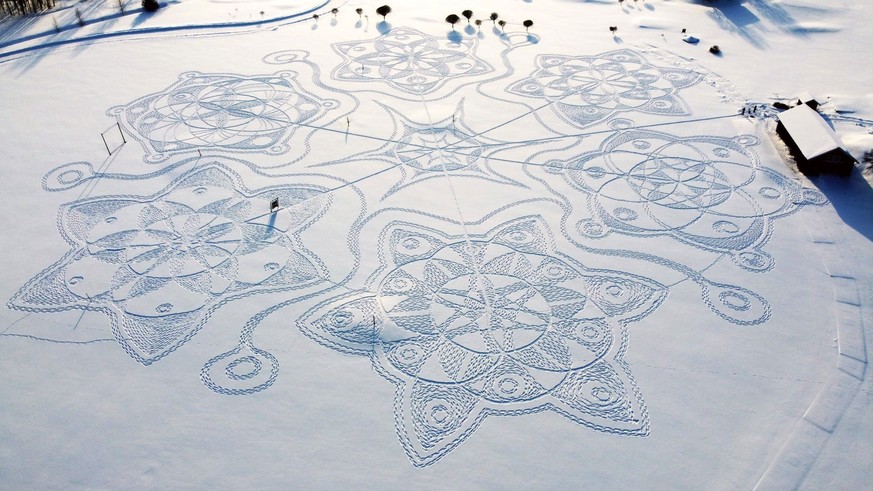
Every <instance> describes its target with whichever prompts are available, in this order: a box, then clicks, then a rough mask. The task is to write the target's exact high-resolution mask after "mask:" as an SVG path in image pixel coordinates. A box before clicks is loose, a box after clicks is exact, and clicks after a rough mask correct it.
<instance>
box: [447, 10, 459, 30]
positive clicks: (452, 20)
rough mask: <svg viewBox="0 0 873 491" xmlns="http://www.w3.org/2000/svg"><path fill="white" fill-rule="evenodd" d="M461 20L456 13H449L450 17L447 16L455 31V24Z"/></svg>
mask: <svg viewBox="0 0 873 491" xmlns="http://www.w3.org/2000/svg"><path fill="white" fill-rule="evenodd" d="M459 20H461V18H460V17H458V16H457V15H455V14H449V15H448V17H446V22H448V23H449V24H451V25H452V30H453V31H454V30H455V24H456V23H457V22H458V21H459Z"/></svg>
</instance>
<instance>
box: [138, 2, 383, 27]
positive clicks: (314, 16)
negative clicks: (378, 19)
mask: <svg viewBox="0 0 873 491" xmlns="http://www.w3.org/2000/svg"><path fill="white" fill-rule="evenodd" d="M143 1H145V0H143ZM330 13H331V14H333V16H334V17H336V14H338V13H339V9H338V8H332V9H330ZM355 13H356V14H358V19H360V18H361V16H362V15H364V9H362V8H360V7H358V8H356V9H355ZM376 13H377V14H379V15H381V16H382V19H383V20H384V19H385V18H386V17H387V16H388V14H390V13H391V7H389V6H388V5H383V6H381V7H379V8H377V9H376ZM263 15H264V13H263V12H261V16H262V17H263ZM319 17H321V16H320V15H319V14H312V19H313V20H315V22H318V18H319Z"/></svg>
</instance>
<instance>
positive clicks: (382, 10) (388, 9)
mask: <svg viewBox="0 0 873 491" xmlns="http://www.w3.org/2000/svg"><path fill="white" fill-rule="evenodd" d="M376 13H377V14H379V15H381V16H382V20H385V17H388V14H390V13H391V7H389V6H387V5H383V6H381V7H379V8H377V9H376Z"/></svg>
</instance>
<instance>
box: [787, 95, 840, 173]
mask: <svg viewBox="0 0 873 491" xmlns="http://www.w3.org/2000/svg"><path fill="white" fill-rule="evenodd" d="M777 117H778V118H779V124H777V125H776V133H777V134H778V135H779V136H780V137H781V138H782V140H783V141H785V143H786V144H787V145H788V148H790V149H791V153H792V154H793V155H794V158H795V160H796V161H797V167H798V169H800V171H801V172H803V173H805V174H806V173H810V174H820V173H836V174H841V175H844V176H847V175H849V174H850V173H851V172H852V168H854V166H855V158H854V157H852V155H851V154H850V153H849V151H848V150H846V147H845V146H843V144H842V142H840V139H839V138H837V134H836V133H834V130H833V129H832V128H831V127H830V126H829V125H828V124H827V122H825V120H824V119H823V118H822V117H821V115H820V114H819V113H818V112H816V111H815V110H813V109H812V108H810V107H809V106H807V105H806V104H801V105H799V106H796V107H792V108H791V109H789V110H787V111H784V112H781V113H779V115H778V116H777Z"/></svg>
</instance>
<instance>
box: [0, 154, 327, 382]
mask: <svg viewBox="0 0 873 491" xmlns="http://www.w3.org/2000/svg"><path fill="white" fill-rule="evenodd" d="M322 193H323V190H322V189H319V188H316V187H313V186H303V185H294V184H291V185H280V186H274V187H271V188H269V189H267V190H257V191H248V190H246V188H245V187H244V186H243V185H242V183H241V181H240V180H239V177H238V176H237V175H236V174H235V173H233V172H232V171H230V170H228V169H227V168H225V167H223V166H221V165H219V164H217V163H213V164H206V165H204V166H202V167H200V168H198V169H197V170H195V171H192V172H189V173H188V174H186V175H183V176H182V177H180V178H179V179H177V180H176V181H175V182H173V183H171V184H170V185H169V186H167V187H166V188H165V189H164V190H163V191H160V192H158V193H157V194H155V195H152V196H148V197H141V196H129V195H126V196H103V197H93V198H85V199H81V200H78V201H75V202H73V203H69V204H66V205H64V206H63V207H62V208H61V210H60V212H59V217H58V224H59V228H60V232H61V235H62V236H63V237H64V239H65V240H66V241H67V242H68V243H69V244H70V245H71V246H72V249H71V250H70V251H69V252H68V253H67V254H66V255H65V256H64V257H63V258H62V259H61V260H59V261H58V262H56V263H55V264H53V265H51V266H49V267H48V268H46V269H45V270H44V271H43V272H41V273H39V274H37V275H36V276H35V277H34V278H33V279H31V280H30V281H29V282H28V283H27V284H26V285H24V286H23V287H22V288H21V289H20V290H19V291H18V292H17V293H16V294H15V295H14V296H13V297H12V299H11V300H10V301H9V304H8V305H9V307H10V308H13V309H18V310H24V311H28V312H58V311H63V310H72V309H79V310H92V311H101V312H104V313H105V314H107V315H108V316H109V317H110V319H111V323H112V326H113V327H112V328H113V333H114V335H115V338H116V340H117V341H118V343H119V344H120V345H121V346H122V347H123V348H124V350H125V351H126V352H127V353H128V354H129V355H130V356H132V357H133V358H134V359H136V360H137V361H139V362H140V363H142V364H144V365H148V364H151V363H154V362H155V361H157V360H159V359H161V358H163V357H164V356H166V355H168V354H169V353H171V352H172V351H174V350H176V349H178V348H179V347H180V346H182V345H183V344H184V343H185V342H187V341H188V340H189V339H191V338H192V337H193V336H194V335H195V334H196V333H197V331H198V330H199V329H200V328H201V327H202V326H203V325H204V324H205V322H206V321H207V320H208V318H209V316H210V315H211V314H212V312H213V310H214V309H216V308H218V307H219V306H220V305H222V304H224V303H226V302H228V301H230V300H232V299H236V298H241V297H244V296H249V295H253V294H256V293H262V292H272V291H283V290H292V289H298V288H302V287H305V286H308V285H312V284H315V283H319V282H321V281H322V278H324V277H326V273H325V272H324V271H323V269H324V268H323V266H321V262H320V261H319V260H318V259H317V258H316V257H315V256H314V255H313V254H312V253H310V252H309V251H308V250H307V249H306V248H304V247H303V245H302V244H301V243H300V239H299V237H298V233H299V231H301V230H302V229H304V228H306V227H307V226H308V225H309V224H310V223H311V222H313V221H314V220H316V219H318V217H320V216H321V214H322V213H323V212H324V211H325V209H326V207H327V206H328V204H329V199H328V198H327V197H325V196H324V195H323V194H322ZM274 197H279V198H280V199H281V200H282V202H283V204H286V209H284V210H282V211H281V212H279V213H276V214H273V215H272V219H271V217H270V216H267V217H265V216H263V212H262V210H267V209H268V206H269V201H270V199H272V198H274Z"/></svg>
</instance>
